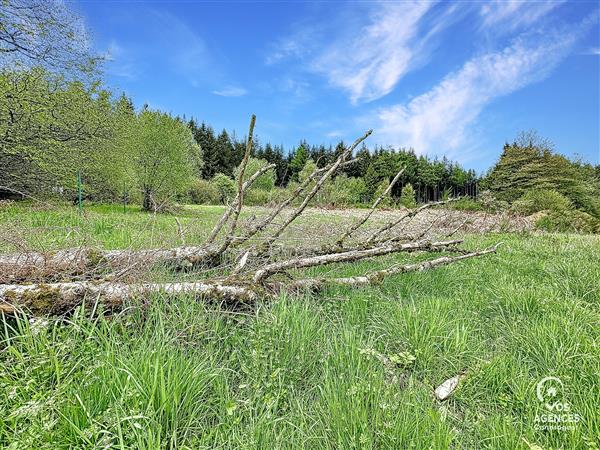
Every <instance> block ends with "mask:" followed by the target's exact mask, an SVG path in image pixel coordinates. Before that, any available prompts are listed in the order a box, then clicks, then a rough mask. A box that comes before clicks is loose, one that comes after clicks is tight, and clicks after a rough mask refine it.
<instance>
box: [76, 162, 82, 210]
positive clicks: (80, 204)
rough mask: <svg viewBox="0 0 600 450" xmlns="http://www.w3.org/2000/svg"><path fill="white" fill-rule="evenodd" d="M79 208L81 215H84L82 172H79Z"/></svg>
mask: <svg viewBox="0 0 600 450" xmlns="http://www.w3.org/2000/svg"><path fill="white" fill-rule="evenodd" d="M77 206H78V207H79V214H83V185H82V183H81V171H80V170H78V171H77Z"/></svg>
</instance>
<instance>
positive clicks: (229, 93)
mask: <svg viewBox="0 0 600 450" xmlns="http://www.w3.org/2000/svg"><path fill="white" fill-rule="evenodd" d="M247 93H248V91H247V90H246V89H244V88H241V87H237V86H227V87H225V88H223V89H220V90H217V91H213V94H215V95H220V96H221V97H242V96H243V95H246V94H247Z"/></svg>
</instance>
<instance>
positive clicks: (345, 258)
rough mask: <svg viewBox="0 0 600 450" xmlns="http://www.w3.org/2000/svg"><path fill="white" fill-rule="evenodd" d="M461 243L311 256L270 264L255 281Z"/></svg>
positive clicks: (391, 246) (394, 245)
mask: <svg viewBox="0 0 600 450" xmlns="http://www.w3.org/2000/svg"><path fill="white" fill-rule="evenodd" d="M460 242H461V241H442V242H427V241H423V242H408V243H402V244H398V243H394V242H389V243H387V244H385V245H382V246H379V247H374V248H369V249H365V250H350V251H347V252H340V253H328V254H326V255H318V256H310V257H306V258H293V259H289V260H286V261H280V262H276V263H272V264H268V265H266V266H264V267H263V268H261V269H259V270H257V271H256V272H255V273H254V276H253V278H252V279H253V281H254V282H255V283H261V282H263V281H264V280H266V279H267V278H268V277H270V276H271V275H273V274H276V273H279V272H282V271H284V270H288V269H301V268H306V267H315V266H323V265H326V264H331V263H338V262H349V261H359V260H361V259H365V258H372V257H374V256H383V255H388V254H390V253H397V252H414V251H423V250H429V249H435V248H439V247H447V246H450V245H455V244H457V243H460Z"/></svg>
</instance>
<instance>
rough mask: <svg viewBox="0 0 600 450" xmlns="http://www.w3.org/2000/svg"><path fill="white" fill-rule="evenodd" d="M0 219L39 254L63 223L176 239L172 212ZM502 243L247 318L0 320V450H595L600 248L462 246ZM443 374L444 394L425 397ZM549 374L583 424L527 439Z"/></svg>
mask: <svg viewBox="0 0 600 450" xmlns="http://www.w3.org/2000/svg"><path fill="white" fill-rule="evenodd" d="M11 208H13V210H12V211H9V212H7V211H6V209H4V210H0V223H11V224H12V225H15V224H16V223H17V222H16V221H15V219H16V218H19V219H20V221H21V224H24V226H25V227H26V228H28V229H31V230H32V233H31V236H37V237H38V239H39V240H38V241H37V242H44V243H45V245H49V246H61V245H68V244H72V242H71V239H73V238H72V237H71V236H70V237H68V238H65V235H66V233H68V231H67V229H66V228H62V229H61V231H60V233H59V232H56V234H52V233H55V231H52V230H50V231H49V230H47V229H46V228H43V227H47V226H60V227H69V226H71V227H78V228H79V233H81V234H82V235H84V234H85V235H88V239H91V240H93V241H95V242H98V243H100V244H102V245H104V246H106V247H119V246H126V245H128V244H127V243H128V242H129V241H128V239H127V238H123V237H121V233H127V232H130V233H131V238H132V239H136V242H138V243H139V244H140V245H147V244H148V243H149V242H151V233H150V232H149V231H146V230H147V229H146V228H144V227H143V224H145V223H147V222H152V221H154V227H155V228H154V229H155V233H156V234H155V236H159V235H160V234H161V233H163V234H164V235H165V236H166V238H165V239H173V240H176V238H177V228H176V226H175V224H174V218H173V217H169V216H156V217H152V216H151V215H146V214H144V213H141V212H139V211H129V212H127V213H126V214H123V213H122V212H120V211H119V210H118V209H114V208H111V207H94V208H91V209H90V210H89V211H88V217H87V219H86V220H82V219H79V218H78V217H77V216H76V214H75V215H70V216H69V213H68V208H67V209H66V210H59V211H56V212H54V211H44V212H43V213H36V212H24V211H23V210H20V211H19V207H11ZM199 211H200V212H199ZM218 213H219V209H218V208H217V209H210V208H209V209H206V210H204V209H201V210H193V211H191V212H190V213H189V214H190V215H189V217H184V220H186V221H193V220H196V219H195V218H196V217H197V216H198V215H199V214H200V215H203V216H206V217H207V219H206V223H207V224H209V223H212V222H211V221H212V220H214V219H215V218H216V217H217V216H218ZM51 214H56V215H55V216H52V219H50V218H49V217H48V215H51ZM36 215H37V216H44V217H46V219H44V220H42V221H40V219H39V217H38V219H35V216H36ZM36 220H37V222H36ZM2 221H4V222H2ZM101 223H104V224H105V225H100V224H101ZM125 224H126V225H125ZM111 225H112V227H111ZM15 226H16V225H15ZM134 226H135V227H137V228H136V229H135V230H129V229H128V228H130V227H134ZM35 227H42V228H41V229H38V230H37V232H35ZM205 228H206V227H205ZM141 229H143V230H144V231H143V232H141V231H140V230H141ZM200 229H201V226H200V225H199V227H198V230H200ZM205 231H206V229H205ZM57 236H58V237H57ZM29 238H30V236H29V237H27V239H29ZM57 239H58V242H57ZM154 239H155V240H156V239H157V238H156V237H155V238H154ZM499 240H501V241H504V245H503V246H502V247H501V249H500V251H499V253H498V255H492V256H489V257H484V258H480V259H474V260H467V261H464V262H461V263H458V264H454V265H451V266H448V267H444V268H441V269H438V270H435V271H430V272H423V273H411V274H406V275H402V276H398V277H395V278H393V279H389V280H387V281H386V282H384V283H383V284H382V285H380V286H377V287H370V288H363V289H358V290H351V289H348V288H332V289H330V290H328V291H327V292H326V293H325V294H324V295H322V296H318V297H317V296H305V297H299V298H298V297H293V298H292V297H290V298H280V299H279V300H277V301H274V302H259V303H258V304H257V305H256V306H255V308H253V309H251V310H246V311H229V310H223V309H221V308H219V306H218V305H214V304H206V303H203V302H202V301H199V300H195V299H192V298H186V297H178V298H165V297H162V296H157V297H154V298H152V299H151V300H152V301H151V302H150V306H149V307H148V308H147V309H144V310H141V309H139V308H136V307H132V308H130V309H128V310H127V311H126V312H125V313H122V314H120V315H118V316H113V317H110V318H104V317H103V316H102V315H100V314H99V315H97V316H94V317H92V318H91V319H90V318H89V317H83V316H82V315H81V314H75V315H74V316H73V317H71V318H69V319H62V320H58V319H47V321H46V322H39V321H38V322H34V323H30V322H29V320H28V318H26V317H18V318H16V319H14V318H4V319H2V320H0V325H1V326H2V342H1V343H0V348H1V352H0V413H1V414H0V447H2V448H10V449H22V448H31V449H42V448H49V449H58V448H131V449H144V448H173V449H174V448H177V449H185V448H189V449H198V448H228V449H229V448H231V449H233V448H256V449H264V448H274V449H275V448H277V449H279V448H290V449H297V448H308V449H315V448H317V449H320V448H331V449H347V448H348V449H350V448H361V449H362V448H365V449H372V448H378V449H381V448H386V449H388V448H389V449H404V448H415V449H435V450H437V449H446V448H449V449H487V448H489V449H528V448H533V449H537V448H538V447H535V445H537V446H539V447H540V448H543V449H545V450H548V449H580V448H581V449H597V448H598V446H599V445H600V414H599V407H600V400H599V398H600V396H599V393H600V350H599V348H598V345H599V342H600V339H599V338H600V308H599V306H600V239H599V238H598V237H594V236H576V235H537V236H533V235H508V234H505V235H499V234H498V235H489V236H485V237H481V236H479V237H478V236H471V237H468V242H467V245H468V246H469V247H471V246H472V247H476V246H484V245H487V244H490V243H492V242H497V241H499ZM33 243H35V242H33ZM156 243H157V244H159V242H158V241H156ZM417 257H418V256H403V257H402V258H400V259H398V258H392V259H388V260H386V261H381V262H380V261H369V262H362V263H360V264H354V265H351V266H343V267H333V268H326V269H319V271H320V273H323V272H332V273H336V274H359V273H363V272H364V271H365V270H368V269H372V268H374V267H376V266H379V265H384V264H385V263H386V262H387V263H390V262H392V261H396V260H402V259H405V258H417ZM315 270H316V269H315ZM315 273H316V272H315ZM132 306H135V305H132ZM377 353H381V354H384V355H387V356H388V357H392V358H393V359H394V360H396V361H398V363H397V364H396V365H395V366H394V367H391V368H390V367H385V366H384V365H383V364H382V363H381V361H380V359H379V358H377V356H376V354H377ZM458 373H464V374H465V378H464V379H463V381H462V382H461V384H460V386H459V388H458V389H457V390H456V391H455V392H454V394H453V395H452V396H451V397H450V399H449V400H447V401H445V402H439V401H437V400H435V398H434V397H433V389H434V388H435V387H436V386H437V385H439V384H440V383H441V382H443V381H444V380H445V379H447V378H449V377H451V376H454V375H456V374H458ZM546 376H557V377H559V378H560V379H561V380H562V381H563V383H564V386H565V391H564V393H563V394H562V397H561V401H563V402H566V403H568V404H569V405H570V408H571V411H572V412H574V413H577V414H579V415H580V416H581V421H580V422H578V423H577V424H575V426H574V427H573V428H572V429H570V430H565V431H559V430H545V431H540V430H536V429H535V425H536V422H535V417H536V415H537V414H543V413H544V412H545V408H544V406H543V405H542V404H541V403H540V402H539V401H538V399H537V398H536V393H535V389H536V384H537V383H538V382H539V381H540V380H541V379H542V378H544V377H546ZM530 445H531V447H530Z"/></svg>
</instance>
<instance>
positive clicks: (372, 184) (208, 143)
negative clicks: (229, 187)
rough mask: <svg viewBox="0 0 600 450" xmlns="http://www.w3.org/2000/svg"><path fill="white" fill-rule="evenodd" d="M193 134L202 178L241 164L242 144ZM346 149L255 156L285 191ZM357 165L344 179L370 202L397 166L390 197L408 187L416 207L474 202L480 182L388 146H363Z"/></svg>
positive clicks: (267, 150) (307, 148) (456, 168)
mask: <svg viewBox="0 0 600 450" xmlns="http://www.w3.org/2000/svg"><path fill="white" fill-rule="evenodd" d="M188 126H189V127H190V129H191V130H192V134H193V136H194V138H195V140H196V142H197V143H198V145H199V146H200V148H201V149H202V156H203V160H204V164H203V169H202V173H201V177H202V178H203V179H205V180H210V179H212V178H213V177H214V176H215V175H216V174H219V173H221V174H225V175H228V176H232V175H233V172H234V170H235V168H236V167H237V165H238V164H239V162H240V161H241V158H242V155H243V151H244V143H243V141H239V140H237V139H236V138H235V136H231V135H230V134H228V133H227V131H226V130H222V131H221V132H220V133H218V134H217V133H216V132H215V131H214V129H213V128H212V127H211V126H210V125H207V124H206V123H204V122H202V123H200V124H198V122H197V121H196V120H194V119H192V120H190V121H189V122H188ZM345 147H346V144H345V143H344V142H343V141H341V142H339V143H338V144H337V145H336V146H324V145H315V144H312V145H311V144H309V143H308V142H307V141H306V140H303V141H301V142H300V143H299V145H298V146H297V147H295V148H292V149H288V150H286V149H285V148H284V147H283V146H282V145H272V144H271V143H269V142H267V143H265V144H263V143H260V142H257V143H255V150H254V154H253V156H254V157H255V158H258V159H261V160H264V161H266V162H268V163H269V164H275V169H274V171H275V185H276V186H278V187H286V186H287V185H288V184H289V183H290V182H294V181H298V177H299V174H300V172H301V171H302V170H303V169H304V168H305V166H306V164H307V163H308V162H309V161H312V162H314V164H315V165H316V167H319V168H320V167H324V166H326V165H327V164H329V163H331V162H332V161H334V160H335V159H336V158H337V157H338V156H339V154H340V153H341V152H342V151H343V149H344V148H345ZM355 156H356V158H357V161H356V163H354V164H352V165H349V166H346V167H345V168H343V169H342V170H341V173H342V174H343V175H345V176H347V177H351V178H360V179H363V180H364V183H365V193H364V200H365V201H368V200H369V199H370V198H372V196H373V195H374V193H375V192H376V191H377V188H378V187H379V185H380V184H382V183H386V182H388V181H389V180H390V179H391V178H392V177H393V176H394V175H395V174H396V173H397V172H398V171H399V170H400V168H401V167H404V168H405V170H404V173H403V175H402V177H401V179H400V180H399V183H398V184H397V185H396V187H395V189H394V191H393V192H392V196H393V197H399V196H400V192H401V190H402V188H403V187H404V186H406V185H408V184H411V185H412V186H413V188H414V189H415V192H416V195H417V199H418V201H419V202H425V201H431V200H439V199H440V198H441V197H442V196H443V195H444V192H446V193H450V195H455V196H458V195H467V196H473V197H475V196H476V194H477V189H476V184H477V182H478V180H479V178H478V176H477V174H476V173H475V171H474V170H466V169H464V168H463V167H462V166H460V165H459V164H458V163H456V162H453V161H450V160H448V159H447V158H442V159H430V158H428V157H427V156H424V155H417V154H416V153H415V151H414V150H412V149H404V148H400V149H394V148H391V147H387V148H382V147H376V148H375V149H372V150H370V149H368V148H367V147H366V146H363V147H362V148H361V149H360V150H359V151H358V152H357V153H356V155H355Z"/></svg>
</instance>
